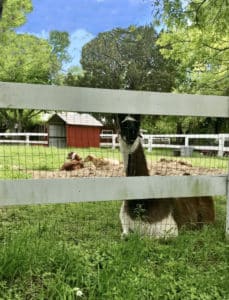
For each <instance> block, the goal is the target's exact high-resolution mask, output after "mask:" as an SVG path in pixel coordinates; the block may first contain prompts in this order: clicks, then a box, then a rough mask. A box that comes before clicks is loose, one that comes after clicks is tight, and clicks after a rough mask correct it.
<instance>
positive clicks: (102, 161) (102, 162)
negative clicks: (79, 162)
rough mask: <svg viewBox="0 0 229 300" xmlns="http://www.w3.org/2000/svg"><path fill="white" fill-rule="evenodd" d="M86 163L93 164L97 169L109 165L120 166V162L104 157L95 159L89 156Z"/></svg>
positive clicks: (85, 160)
mask: <svg viewBox="0 0 229 300" xmlns="http://www.w3.org/2000/svg"><path fill="white" fill-rule="evenodd" d="M84 162H92V163H93V165H94V166H95V167H96V168H102V167H105V166H109V165H115V166H118V165H119V161H118V160H116V159H110V158H103V157H95V156H94V155H88V156H87V157H86V158H85V159H84Z"/></svg>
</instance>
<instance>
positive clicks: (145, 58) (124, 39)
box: [81, 26, 175, 91]
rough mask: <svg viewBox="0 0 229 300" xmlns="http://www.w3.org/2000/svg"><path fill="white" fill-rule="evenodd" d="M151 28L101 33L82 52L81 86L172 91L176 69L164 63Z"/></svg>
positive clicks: (155, 34) (169, 63)
mask: <svg viewBox="0 0 229 300" xmlns="http://www.w3.org/2000/svg"><path fill="white" fill-rule="evenodd" d="M157 37H158V36H157V33H156V32H155V30H154V28H153V27H151V26H141V27H134V26H131V27H129V28H127V29H121V28H117V29H114V30H112V31H108V32H104V33H100V34H99V35H98V37H96V38H95V39H93V40H92V41H91V42H89V43H88V44H86V45H85V46H84V47H83V50H82V58H81V64H82V67H83V70H84V72H85V74H84V77H83V80H82V81H81V83H82V84H83V85H87V86H93V87H103V88H115V89H119V88H123V89H134V90H150V91H170V90H171V88H172V86H173V84H174V73H175V67H174V66H173V64H172V63H171V60H165V59H163V57H162V55H161V54H160V52H159V47H158V46H157V45H156V40H157Z"/></svg>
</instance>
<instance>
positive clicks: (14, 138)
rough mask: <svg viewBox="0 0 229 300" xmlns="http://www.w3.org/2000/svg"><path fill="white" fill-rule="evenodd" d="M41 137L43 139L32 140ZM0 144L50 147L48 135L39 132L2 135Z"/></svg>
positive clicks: (0, 134)
mask: <svg viewBox="0 0 229 300" xmlns="http://www.w3.org/2000/svg"><path fill="white" fill-rule="evenodd" d="M31 137H40V138H42V140H41V139H36V140H34V139H32V140H31ZM0 144H26V145H27V146H29V145H48V133H38V132H10V133H0Z"/></svg>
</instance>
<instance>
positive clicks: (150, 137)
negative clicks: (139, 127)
mask: <svg viewBox="0 0 229 300" xmlns="http://www.w3.org/2000/svg"><path fill="white" fill-rule="evenodd" d="M152 148H153V137H152V136H151V135H150V136H149V138H148V152H152Z"/></svg>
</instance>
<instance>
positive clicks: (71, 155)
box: [67, 152, 82, 161]
mask: <svg viewBox="0 0 229 300" xmlns="http://www.w3.org/2000/svg"><path fill="white" fill-rule="evenodd" d="M67 159H71V160H77V161H80V160H82V158H81V157H80V156H79V155H78V154H77V153H76V152H69V153H68V156H67Z"/></svg>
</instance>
